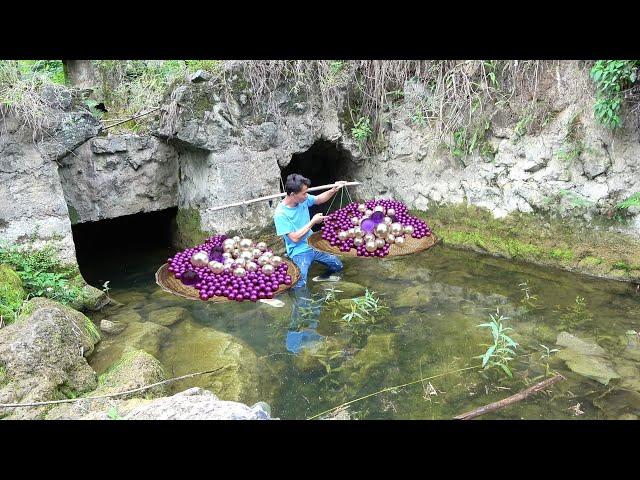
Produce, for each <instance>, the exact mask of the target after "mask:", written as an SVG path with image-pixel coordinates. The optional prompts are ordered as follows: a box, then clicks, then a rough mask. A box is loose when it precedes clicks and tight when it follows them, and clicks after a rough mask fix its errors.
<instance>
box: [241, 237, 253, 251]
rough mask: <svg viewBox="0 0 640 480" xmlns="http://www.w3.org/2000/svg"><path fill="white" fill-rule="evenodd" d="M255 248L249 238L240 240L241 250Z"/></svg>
mask: <svg viewBox="0 0 640 480" xmlns="http://www.w3.org/2000/svg"><path fill="white" fill-rule="evenodd" d="M251 247H253V241H252V240H250V239H248V238H243V239H242V240H240V248H244V249H247V248H251Z"/></svg>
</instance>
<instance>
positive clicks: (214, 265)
mask: <svg viewBox="0 0 640 480" xmlns="http://www.w3.org/2000/svg"><path fill="white" fill-rule="evenodd" d="M209 270H211V271H212V272H213V273H222V271H223V270H224V265H223V264H222V263H220V262H216V261H215V260H214V261H212V262H209Z"/></svg>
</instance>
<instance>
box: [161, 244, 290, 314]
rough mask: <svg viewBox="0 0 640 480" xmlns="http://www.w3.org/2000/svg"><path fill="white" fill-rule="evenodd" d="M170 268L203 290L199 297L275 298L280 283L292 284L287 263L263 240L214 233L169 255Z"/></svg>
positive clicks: (176, 275) (184, 282)
mask: <svg viewBox="0 0 640 480" xmlns="http://www.w3.org/2000/svg"><path fill="white" fill-rule="evenodd" d="M168 263H169V271H170V272H172V273H173V274H174V276H175V278H178V279H180V280H181V281H182V283H183V284H185V285H188V286H193V287H194V288H197V289H198V290H199V291H200V299H201V300H205V301H206V300H208V299H209V298H211V297H214V296H224V297H227V298H228V299H229V300H236V301H239V302H242V301H244V300H250V301H252V302H256V301H258V300H260V299H262V298H273V295H274V293H275V292H276V291H277V290H278V288H279V287H280V286H281V285H291V282H292V279H291V276H290V275H287V269H288V267H289V266H288V265H287V263H286V262H285V261H283V260H282V258H281V257H279V256H278V255H274V254H273V252H272V251H271V250H270V249H269V248H267V244H266V243H264V242H257V243H256V242H254V241H253V240H251V239H249V238H240V237H238V236H235V237H233V238H229V237H227V236H226V235H214V236H213V237H211V238H209V239H208V240H207V241H206V242H205V243H203V244H202V245H198V246H197V247H194V248H188V249H186V250H184V251H182V252H179V253H177V254H176V255H175V256H174V257H172V258H169V259H168Z"/></svg>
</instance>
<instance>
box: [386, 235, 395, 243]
mask: <svg viewBox="0 0 640 480" xmlns="http://www.w3.org/2000/svg"><path fill="white" fill-rule="evenodd" d="M386 241H387V243H388V244H389V245H392V244H394V243H395V242H396V236H395V235H394V234H393V233H390V234H389V235H387V238H386Z"/></svg>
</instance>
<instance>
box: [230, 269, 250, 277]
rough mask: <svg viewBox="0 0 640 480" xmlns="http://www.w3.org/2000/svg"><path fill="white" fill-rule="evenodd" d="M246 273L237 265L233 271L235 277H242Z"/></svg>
mask: <svg viewBox="0 0 640 480" xmlns="http://www.w3.org/2000/svg"><path fill="white" fill-rule="evenodd" d="M246 273H247V271H246V270H245V269H244V268H242V267H238V268H236V269H235V270H234V271H233V274H234V275H235V276H236V277H244V276H245V274H246Z"/></svg>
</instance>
